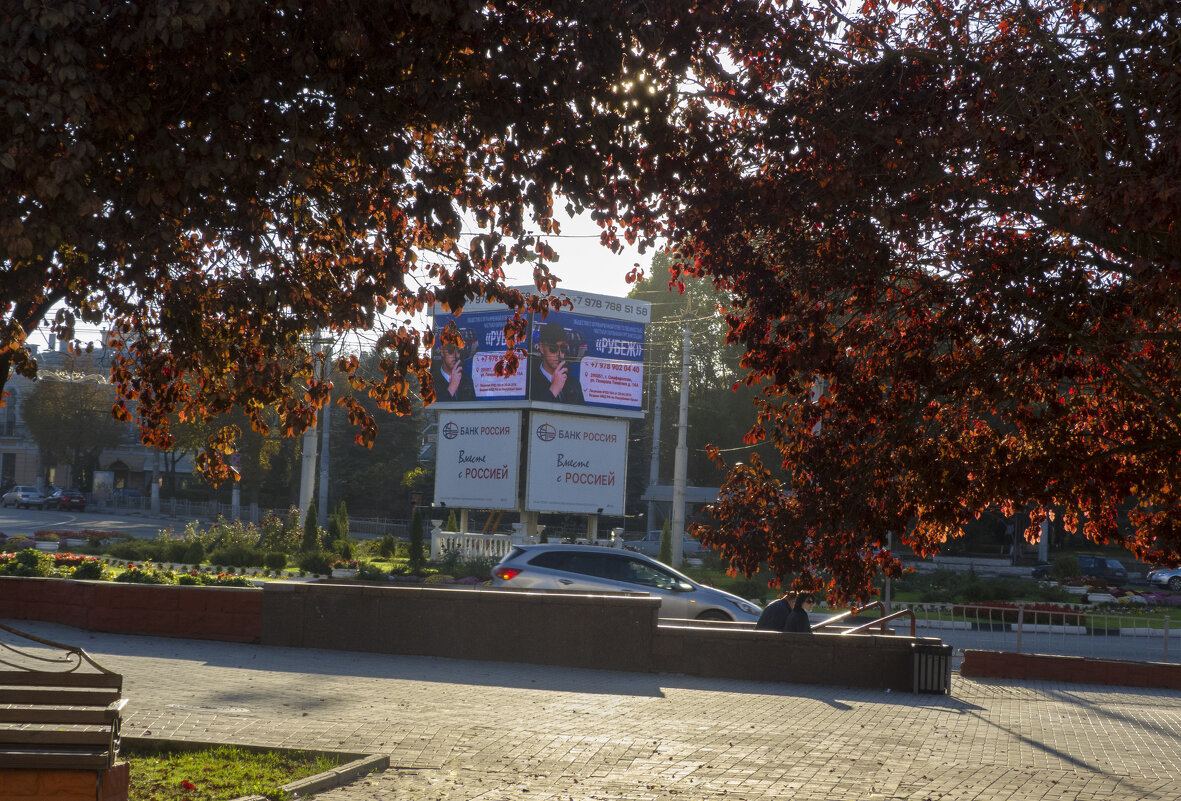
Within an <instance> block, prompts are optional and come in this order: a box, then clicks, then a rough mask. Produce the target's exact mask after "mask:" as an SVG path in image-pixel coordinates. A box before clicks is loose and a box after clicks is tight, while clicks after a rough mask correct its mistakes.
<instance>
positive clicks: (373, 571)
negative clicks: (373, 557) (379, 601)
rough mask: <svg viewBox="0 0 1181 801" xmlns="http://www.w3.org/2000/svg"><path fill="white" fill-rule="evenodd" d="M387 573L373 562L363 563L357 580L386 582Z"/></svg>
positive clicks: (358, 570) (359, 568)
mask: <svg viewBox="0 0 1181 801" xmlns="http://www.w3.org/2000/svg"><path fill="white" fill-rule="evenodd" d="M386 575H387V574H386V572H385V571H384V570H382V569H381V568H380V567H378V566H377V565H375V564H373V562H362V563H361V564H360V566H359V567H358V568H357V578H359V579H362V580H364V581H384V580H385V578H386Z"/></svg>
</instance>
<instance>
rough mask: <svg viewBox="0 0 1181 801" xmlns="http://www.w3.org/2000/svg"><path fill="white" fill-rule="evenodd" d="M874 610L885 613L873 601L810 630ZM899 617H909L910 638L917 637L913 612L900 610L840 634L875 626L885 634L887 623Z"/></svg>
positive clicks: (852, 632)
mask: <svg viewBox="0 0 1181 801" xmlns="http://www.w3.org/2000/svg"><path fill="white" fill-rule="evenodd" d="M875 608H876V609H877V610H878V611H880V612H885V611H886V607H885V606H884V605H883V604H882V602H881V601H873V602H872V603H868V604H866V605H865V606H859V607H856V608H854V609H850V610H848V611H847V612H842V613H841V614H839V615H833V616H832V617H830V618H829V619H828V620H825V621H824V622H822V623H818V624H816V626H814V627H813V629H812V630H813V631H815V630H817V629H823V628H825V627H827V626H831V625H833V624H836V623H839V622H841V621H842V620H847V619H848V618H851V617H854V616H855V615H859V614H861V613H862V612H865V611H866V610H869V609H875ZM900 617H909V618H910V636H911V637H915V636H917V634H918V624H917V622H916V619H915V615H914V611H913V610H911V609H900V610H898V611H897V612H894V613H893V614H890V615H885V616H884V617H880V618H878V619H877V620H871V621H869V622H868V623H862V624H861V625H860V626H855V627H853V628H851V629H845V630H844V631H842V632H840V633H841V634H842V635H845V634H860V633H861V632H863V631H868V630H869V629H872V628H873V627H874V626H877V627H879V629H880V631H881V633H882V634H885V633H886V624H887V623H888V622H890V621H891V620H897V619H898V618H900Z"/></svg>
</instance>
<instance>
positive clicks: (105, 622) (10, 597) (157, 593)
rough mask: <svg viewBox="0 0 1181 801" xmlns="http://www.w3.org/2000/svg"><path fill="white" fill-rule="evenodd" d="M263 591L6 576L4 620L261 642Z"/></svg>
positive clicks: (1, 593)
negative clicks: (36, 621) (35, 621)
mask: <svg viewBox="0 0 1181 801" xmlns="http://www.w3.org/2000/svg"><path fill="white" fill-rule="evenodd" d="M262 596H263V591H262V590H261V589H258V588H257V587H195V586H162V585H155V584H121V583H116V582H112V581H73V580H69V579H53V578H20V577H14V576H0V617H6V618H11V619H13V620H44V621H47V622H50V623H64V624H65V625H67V626H77V627H78V628H82V629H88V630H90V631H110V632H119V633H123V634H148V635H154V636H162V637H190V638H193V639H198V640H222V641H225V642H258V641H259V636H260V634H261V628H260V627H261V623H262Z"/></svg>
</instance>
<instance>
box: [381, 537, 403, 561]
mask: <svg viewBox="0 0 1181 801" xmlns="http://www.w3.org/2000/svg"><path fill="white" fill-rule="evenodd" d="M377 553H378V555H379V556H384V557H385V558H386V559H392V558H393V557H395V556H397V555H398V541H397V540H396V539H394V535H393V534H386V535H385V536H384V537H382V538H381V539H380V540H378V543H377Z"/></svg>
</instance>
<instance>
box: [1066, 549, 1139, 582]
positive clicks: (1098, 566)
mask: <svg viewBox="0 0 1181 801" xmlns="http://www.w3.org/2000/svg"><path fill="white" fill-rule="evenodd" d="M1078 566H1079V572H1080V573H1082V574H1083V575H1084V576H1086V577H1088V578H1096V579H1100V580H1102V581H1104V582H1106V583H1108V584H1112V585H1114V586H1117V587H1119V586H1122V585H1124V584H1126V583H1127V581H1128V571H1127V569H1126V568H1124V566H1123V564H1122V563H1121V562H1120V561H1119V560H1118V559H1110V558H1108V557H1104V556H1086V555H1080V556H1079V557H1078Z"/></svg>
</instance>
